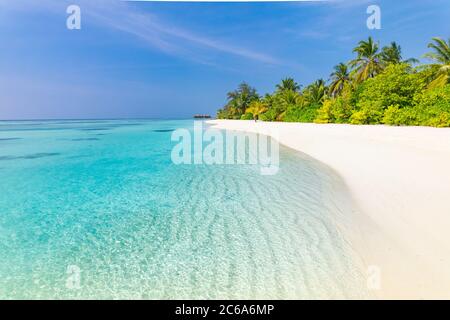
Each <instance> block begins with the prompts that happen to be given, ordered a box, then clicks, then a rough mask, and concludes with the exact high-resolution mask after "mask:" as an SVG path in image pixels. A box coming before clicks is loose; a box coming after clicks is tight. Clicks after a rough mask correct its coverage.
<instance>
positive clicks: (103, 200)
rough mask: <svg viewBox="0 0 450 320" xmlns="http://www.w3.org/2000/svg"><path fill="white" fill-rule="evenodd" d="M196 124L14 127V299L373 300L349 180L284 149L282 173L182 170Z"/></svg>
mask: <svg viewBox="0 0 450 320" xmlns="http://www.w3.org/2000/svg"><path fill="white" fill-rule="evenodd" d="M192 126H193V122H192V121H188V120H183V121H152V120H114V121H113V120H104V121H99V120H96V121H79V120H78V121H61V120H58V121H23V122H22V121H15V122H0V168H1V170H0V176H1V179H0V256H1V257H0V298H33V299H38V298H44V299H47V298H87V299H93V298H105V299H107V298H125V299H127V298H138V299H158V298H159V299H171V298H177V299H228V298H232V299H257V298H263V299H297V298H366V297H369V296H370V295H369V293H368V292H367V290H366V280H365V270H364V267H363V265H362V263H361V260H360V259H359V257H358V255H357V254H356V253H355V251H354V250H353V249H352V247H351V246H350V244H349V242H348V241H347V240H346V238H345V237H344V235H343V234H342V233H341V232H340V231H339V228H338V227H337V223H336V222H339V221H337V220H339V219H343V220H345V219H347V218H348V215H349V214H350V213H351V211H352V210H353V208H352V206H351V202H350V201H349V200H348V198H347V197H346V195H345V190H344V189H343V188H344V187H343V184H342V181H340V179H339V177H337V176H336V175H335V174H334V173H333V172H332V171H331V170H329V169H327V168H326V167H325V166H323V165H321V164H320V163H317V162H316V161H315V160H313V159H311V158H309V157H308V156H306V155H303V154H301V153H299V152H296V151H293V150H291V149H288V148H284V147H281V148H280V170H279V172H278V174H276V175H274V176H262V175H260V168H259V166H254V165H231V166H230V165H216V166H208V165H179V166H176V165H174V164H173V163H172V161H171V159H170V153H171V150H172V147H173V146H174V143H173V142H171V140H170V137H171V133H172V131H173V130H174V129H176V128H181V127H183V128H192ZM337 194H339V196H337ZM78 270H79V271H80V273H79V280H80V281H79V284H80V286H79V287H78V286H76V285H75V286H73V283H72V280H73V279H77V278H76V276H77V275H78V273H75V278H74V273H73V272H74V271H78ZM75 283H76V282H75Z"/></svg>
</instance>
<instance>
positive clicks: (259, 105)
mask: <svg viewBox="0 0 450 320" xmlns="http://www.w3.org/2000/svg"><path fill="white" fill-rule="evenodd" d="M267 110H268V108H267V105H266V104H265V103H264V102H262V101H261V100H255V101H253V102H252V103H250V106H249V107H248V108H247V110H245V113H251V114H252V115H253V119H254V120H255V121H256V120H257V119H258V118H259V115H260V114H262V113H264V112H266V111H267Z"/></svg>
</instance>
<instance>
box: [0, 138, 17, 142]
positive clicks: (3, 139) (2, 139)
mask: <svg viewBox="0 0 450 320" xmlns="http://www.w3.org/2000/svg"><path fill="white" fill-rule="evenodd" d="M21 139H22V138H0V141H12V140H21Z"/></svg>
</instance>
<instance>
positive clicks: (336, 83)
mask: <svg viewBox="0 0 450 320" xmlns="http://www.w3.org/2000/svg"><path fill="white" fill-rule="evenodd" d="M348 83H350V70H349V67H348V66H347V65H346V64H345V63H342V62H341V63H340V64H338V65H337V66H335V67H334V72H333V73H332V74H331V84H330V94H331V95H332V96H333V97H336V96H338V95H339V94H340V93H341V92H342V90H343V89H344V86H345V85H346V84H348Z"/></svg>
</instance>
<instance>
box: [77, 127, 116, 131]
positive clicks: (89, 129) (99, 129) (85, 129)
mask: <svg viewBox="0 0 450 320" xmlns="http://www.w3.org/2000/svg"><path fill="white" fill-rule="evenodd" d="M109 129H110V128H83V129H80V130H81V131H106V130H109Z"/></svg>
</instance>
